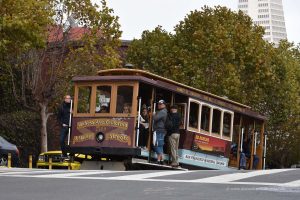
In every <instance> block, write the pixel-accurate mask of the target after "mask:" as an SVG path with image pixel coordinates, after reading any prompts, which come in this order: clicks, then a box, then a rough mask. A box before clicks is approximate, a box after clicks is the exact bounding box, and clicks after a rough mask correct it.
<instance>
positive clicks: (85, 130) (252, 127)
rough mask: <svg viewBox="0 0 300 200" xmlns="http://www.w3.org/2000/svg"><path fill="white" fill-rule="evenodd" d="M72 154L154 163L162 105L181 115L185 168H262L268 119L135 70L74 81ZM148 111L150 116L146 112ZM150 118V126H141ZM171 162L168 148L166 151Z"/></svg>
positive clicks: (181, 144) (86, 77) (190, 88)
mask: <svg viewBox="0 0 300 200" xmlns="http://www.w3.org/2000/svg"><path fill="white" fill-rule="evenodd" d="M73 81H74V84H75V98H74V112H73V118H72V132H71V136H70V141H69V146H70V148H69V151H70V152H73V153H85V154H89V155H92V156H94V157H95V158H96V157H99V158H101V157H102V158H107V159H108V160H128V158H133V157H135V158H140V159H145V160H149V162H150V161H151V160H152V158H154V157H155V154H154V153H151V152H152V149H153V142H152V141H153V138H152V136H153V134H152V133H153V130H152V128H153V124H152V122H153V113H155V112H156V111H157V109H158V108H157V102H158V101H159V100H161V99H163V100H164V101H165V104H166V107H167V109H168V110H169V108H170V106H171V105H176V106H177V108H178V112H179V114H180V115H181V123H180V143H179V163H180V165H182V166H185V167H187V168H194V169H195V168H198V169H228V168H230V167H233V168H240V167H241V168H247V169H254V168H255V169H262V168H263V165H264V156H263V154H264V147H265V137H264V124H265V120H266V118H265V117H264V116H262V115H260V114H259V113H256V112H254V111H252V110H251V108H250V107H248V106H246V105H243V104H240V103H237V102H234V101H231V100H229V99H227V98H222V97H219V96H216V95H213V94H210V93H207V92H204V91H201V90H198V89H195V88H192V87H189V86H186V85H183V84H181V83H178V82H175V81H172V80H169V79H166V78H163V77H160V76H158V75H155V74H152V73H149V72H146V71H142V70H135V69H112V70H103V71H99V73H98V76H85V77H75V78H73ZM143 112H145V113H143ZM142 113H143V115H147V117H146V118H147V119H148V125H147V127H146V128H145V127H144V125H143V126H142V125H141V124H142V123H143V121H141V119H143V118H141V115H142ZM164 154H165V159H166V160H168V159H169V158H168V154H169V150H168V145H165V146H164Z"/></svg>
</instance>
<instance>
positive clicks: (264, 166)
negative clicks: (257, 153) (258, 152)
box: [263, 135, 267, 170]
mask: <svg viewBox="0 0 300 200" xmlns="http://www.w3.org/2000/svg"><path fill="white" fill-rule="evenodd" d="M266 154H267V135H265V146H264V165H263V169H264V170H265V169H266Z"/></svg>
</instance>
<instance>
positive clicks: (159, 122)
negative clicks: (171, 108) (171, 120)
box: [153, 100, 168, 164]
mask: <svg viewBox="0 0 300 200" xmlns="http://www.w3.org/2000/svg"><path fill="white" fill-rule="evenodd" d="M167 115H168V111H167V109H166V102H165V101H164V100H159V101H158V111H157V112H156V113H155V115H154V116H153V130H154V131H155V132H156V145H154V151H155V153H156V154H157V162H158V164H163V146H164V138H165V135H166V134H167V131H166V128H165V122H166V119H167Z"/></svg>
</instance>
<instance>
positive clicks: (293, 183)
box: [282, 179, 300, 187]
mask: <svg viewBox="0 0 300 200" xmlns="http://www.w3.org/2000/svg"><path fill="white" fill-rule="evenodd" d="M282 186H283V187H300V179H299V180H296V181H291V182H288V183H284V184H282Z"/></svg>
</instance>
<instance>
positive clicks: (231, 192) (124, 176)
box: [0, 168, 300, 200]
mask: <svg viewBox="0 0 300 200" xmlns="http://www.w3.org/2000/svg"><path fill="white" fill-rule="evenodd" d="M48 199H49V200H50V199H51V200H53V199H58V200H69V199H70V200H71V199H72V200H77V199H78V200H81V199H82V200H94V199H103V200H104V199H105V200H110V199H111V200H119V199H124V200H127V199H130V200H131V199H137V200H140V199H143V200H148V199H149V200H155V199H173V200H174V199H197V200H200V199H209V200H211V199H217V200H218V199H222V200H240V199H243V200H246V199H249V200H252V199H259V200H269V199H270V200H277V199H278V200H279V199H280V200H282V199H284V200H289V199H293V200H299V199H300V169H275V170H265V171H236V170H233V171H208V170H201V171H174V170H170V171H104V170H103V171H91V170H89V171H87V170H86V171H84V170H80V171H67V170H51V171H50V170H40V169H39V170H37V169H32V170H30V169H8V168H0V200H48Z"/></svg>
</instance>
